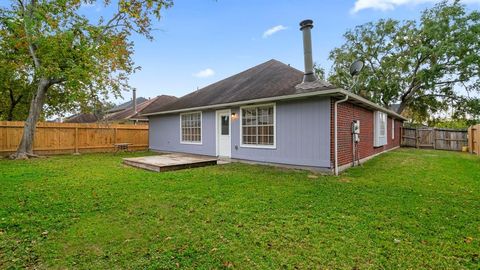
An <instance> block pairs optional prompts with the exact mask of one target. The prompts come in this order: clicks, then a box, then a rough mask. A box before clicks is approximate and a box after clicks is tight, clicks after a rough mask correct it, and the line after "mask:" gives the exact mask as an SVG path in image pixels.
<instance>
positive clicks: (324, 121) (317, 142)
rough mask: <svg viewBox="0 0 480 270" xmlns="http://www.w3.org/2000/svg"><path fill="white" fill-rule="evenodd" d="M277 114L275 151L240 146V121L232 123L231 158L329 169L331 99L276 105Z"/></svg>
mask: <svg viewBox="0 0 480 270" xmlns="http://www.w3.org/2000/svg"><path fill="white" fill-rule="evenodd" d="M232 112H236V113H239V107H236V108H232ZM276 114H277V115H276V118H277V119H276V133H277V135H276V148H275V149H265V148H251V147H248V148H247V147H241V146H240V119H241V118H240V117H239V118H238V119H237V120H236V121H233V122H232V158H235V159H244V160H253V161H259V162H270V163H282V164H289V165H300V166H312V167H323V168H329V167H330V99H328V98H323V99H320V98H311V99H308V100H301V101H289V102H277V103H276Z"/></svg>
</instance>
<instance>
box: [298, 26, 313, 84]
mask: <svg viewBox="0 0 480 270" xmlns="http://www.w3.org/2000/svg"><path fill="white" fill-rule="evenodd" d="M312 28H313V21H312V20H303V21H302V22H300V31H302V32H303V57H304V61H305V74H304V75H303V82H304V83H305V82H314V81H316V80H317V76H315V72H314V71H313V57H312V34H311V31H310V30H311V29H312Z"/></svg>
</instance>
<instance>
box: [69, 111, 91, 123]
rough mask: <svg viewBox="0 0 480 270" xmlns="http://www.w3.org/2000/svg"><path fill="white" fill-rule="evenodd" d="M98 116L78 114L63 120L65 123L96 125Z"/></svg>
mask: <svg viewBox="0 0 480 270" xmlns="http://www.w3.org/2000/svg"><path fill="white" fill-rule="evenodd" d="M98 120H99V119H98V116H97V115H95V114H93V113H77V114H74V115H72V116H69V117H67V118H66V119H65V120H63V122H64V123H95V122H97V121H98Z"/></svg>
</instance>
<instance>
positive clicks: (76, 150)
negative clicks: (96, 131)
mask: <svg viewBox="0 0 480 270" xmlns="http://www.w3.org/2000/svg"><path fill="white" fill-rule="evenodd" d="M73 154H74V155H79V154H80V153H79V152H78V127H75V153H73Z"/></svg>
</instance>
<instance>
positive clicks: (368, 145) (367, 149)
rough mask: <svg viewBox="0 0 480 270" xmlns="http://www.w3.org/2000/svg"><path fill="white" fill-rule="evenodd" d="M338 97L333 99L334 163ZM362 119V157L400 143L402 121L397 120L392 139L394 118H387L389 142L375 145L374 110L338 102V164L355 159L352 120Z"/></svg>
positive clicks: (332, 144)
mask: <svg viewBox="0 0 480 270" xmlns="http://www.w3.org/2000/svg"><path fill="white" fill-rule="evenodd" d="M335 101H336V99H334V98H332V99H331V114H330V115H331V121H330V123H331V128H330V130H331V132H330V138H331V140H330V141H331V144H330V159H331V161H332V162H331V163H332V165H333V164H334V158H335V156H334V147H335V141H334V106H335ZM353 120H360V142H359V143H358V147H359V156H360V159H362V158H365V157H368V156H371V155H374V154H377V153H380V152H383V151H385V150H388V149H391V148H393V147H396V146H399V145H400V136H401V135H400V130H401V126H402V122H401V121H399V120H395V134H394V135H395V136H394V139H393V140H392V118H391V117H390V116H389V117H388V120H387V144H386V145H384V146H381V147H373V122H374V121H373V111H371V110H369V109H365V108H362V107H360V106H358V105H355V104H353V103H350V102H343V103H339V104H338V114H337V121H338V127H337V128H338V129H337V132H338V133H337V134H338V165H339V166H342V165H345V164H348V163H352V161H353V153H352V150H353V149H352V122H353Z"/></svg>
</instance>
